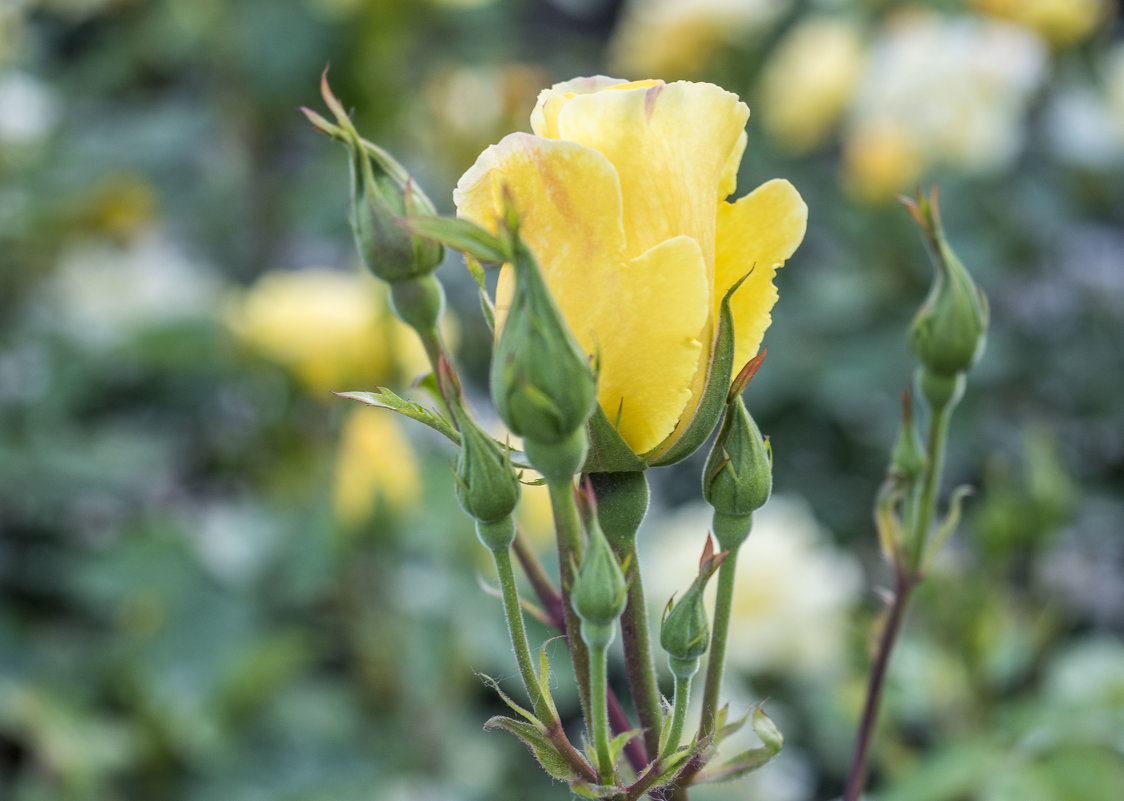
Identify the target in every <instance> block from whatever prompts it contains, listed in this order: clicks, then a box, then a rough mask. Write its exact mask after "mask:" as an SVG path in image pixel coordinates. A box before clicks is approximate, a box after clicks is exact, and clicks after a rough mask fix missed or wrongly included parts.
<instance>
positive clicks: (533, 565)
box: [513, 529, 648, 774]
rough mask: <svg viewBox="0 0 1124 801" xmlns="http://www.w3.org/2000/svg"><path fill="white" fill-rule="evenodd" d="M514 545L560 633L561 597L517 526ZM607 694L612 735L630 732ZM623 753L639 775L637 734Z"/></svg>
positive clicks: (642, 754) (642, 762) (641, 756)
mask: <svg viewBox="0 0 1124 801" xmlns="http://www.w3.org/2000/svg"><path fill="white" fill-rule="evenodd" d="M513 547H514V549H515V555H516V557H517V558H518V559H519V564H520V565H521V566H522V567H523V570H524V572H525V573H526V574H527V578H528V580H529V581H530V582H531V587H532V588H533V589H534V591H535V594H536V595H537V596H538V598H539V602H540V603H542V605H543V606H544V607H545V608H546V610H547V615H548V617H549V618H550V624H551V625H552V626H554V628H556V629H558V630H559V631H560V632H562V634H565V633H566V617H565V615H564V613H563V611H562V596H561V595H559V594H558V590H556V589H555V588H554V583H553V582H552V581H551V579H550V576H548V575H547V573H546V570H545V569H544V568H543V566H542V562H540V561H539V558H538V556H537V555H536V554H535V551H534V549H533V548H532V547H531V546H530V544H529V543H528V542H527V538H526V536H525V535H524V534H523V533H522V532H521V531H519V530H518V529H517V530H516V534H515V543H514V545H513ZM606 693H607V700H608V706H609V725H610V726H611V727H612V730H613V734H623V733H624V732H626V731H629V730H630V729H632V722H631V721H630V720H629V719H628V715H627V714H625V711H624V708H623V707H622V706H621V702H620V700H619V699H618V698H617V694H616V693H615V692H613V688H612V687H607V688H606ZM624 755H625V757H626V758H627V759H628V764H629V765H631V766H632V769H633V770H634V771H636V772H637V773H638V774H639V773H640V772H641V771H643V770H644V768H645V767H646V766H647V764H648V754H647V752H646V751H645V749H644V743H643V742H642V741H641V740H640V738H638V737H633V738H632V739H631V740H629V741H628V743H626V744H625V747H624Z"/></svg>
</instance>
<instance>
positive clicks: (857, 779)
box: [843, 576, 919, 801]
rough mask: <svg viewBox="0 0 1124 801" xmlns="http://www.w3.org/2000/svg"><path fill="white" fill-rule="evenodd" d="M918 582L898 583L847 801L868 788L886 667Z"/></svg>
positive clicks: (870, 688)
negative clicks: (867, 778)
mask: <svg viewBox="0 0 1124 801" xmlns="http://www.w3.org/2000/svg"><path fill="white" fill-rule="evenodd" d="M918 581H919V578H918V577H917V576H899V577H898V578H897V580H896V582H895V585H896V586H895V587H894V597H893V599H892V600H891V601H890V608H889V614H888V616H887V618H886V623H885V626H884V628H883V629H882V636H881V637H879V640H878V653H877V655H876V656H875V661H874V667H873V668H872V669H871V672H870V681H869V682H868V684H867V688H866V703H865V704H864V705H863V715H862V721H861V722H860V723H859V733H858V736H857V738H856V741H855V755H854V758H853V759H852V760H851V771H850V773H849V774H848V776H847V789H846V793H845V794H844V796H843V798H844V800H845V801H858V799H859V798H860V796H862V793H863V788H864V787H865V786H866V775H867V768H868V763H869V760H870V744H871V740H872V737H873V734H874V724H875V722H876V721H877V719H878V708H879V706H880V704H881V700H882V690H883V686H884V684H885V680H886V668H887V666H888V665H889V663H890V654H891V652H892V651H893V649H894V643H895V642H896V641H897V637H898V632H899V631H900V630H901V625H902V619H903V617H904V615H905V608H906V605H907V604H908V603H909V597H910V593H911V592H912V590H913V588H914V587H915V586H916V585H917V582H918Z"/></svg>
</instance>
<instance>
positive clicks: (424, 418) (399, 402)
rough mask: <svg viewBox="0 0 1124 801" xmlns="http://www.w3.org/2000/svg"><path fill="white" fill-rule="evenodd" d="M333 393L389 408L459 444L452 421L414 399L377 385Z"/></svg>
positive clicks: (369, 404)
mask: <svg viewBox="0 0 1124 801" xmlns="http://www.w3.org/2000/svg"><path fill="white" fill-rule="evenodd" d="M332 394H333V395H336V396H337V397H340V398H344V399H346V400H353V401H359V402H360V403H365V404H366V405H368V406H376V407H378V408H380V409H390V410H391V411H394V412H398V413H399V414H403V415H405V416H406V417H409V418H410V419H411V420H417V421H418V422H419V423H425V425H427V426H429V427H430V428H432V429H433V430H434V431H437V432H438V433H440V434H444V435H445V436H446V437H448V438H449V439H451V440H452V441H453V442H454V443H456V444H457V445H460V444H461V435H460V432H459V431H457V429H456V428H455V427H454V426H453V423H452V421H450V420H449V419H448V418H446V417H445V416H444V415H442V414H441V413H440V412H437V411H434V410H433V409H427V408H425V407H424V406H422V405H421V404H420V403H416V402H415V401H411V400H406V399H405V398H402V397H400V396H398V395H395V394H394V393H393V392H391V391H390V390H389V389H387V388H386V387H378V388H376V389H375V391H374V392H333V393H332Z"/></svg>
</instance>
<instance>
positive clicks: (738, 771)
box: [694, 747, 775, 784]
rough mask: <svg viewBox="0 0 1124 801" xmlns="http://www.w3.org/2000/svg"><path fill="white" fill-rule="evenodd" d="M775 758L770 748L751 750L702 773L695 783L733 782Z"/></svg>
mask: <svg viewBox="0 0 1124 801" xmlns="http://www.w3.org/2000/svg"><path fill="white" fill-rule="evenodd" d="M774 756H775V754H774V752H772V751H770V750H769V749H768V748H760V747H759V748H750V749H749V750H748V751H743V752H742V753H740V754H738V755H737V756H736V757H734V758H733V759H729V760H727V761H726V762H723V763H722V764H721V765H716V766H714V767H710V768H707V769H706V770H704V771H702V772H701V773H700V774H699V775H698V776H697V777H696V778H695V782H694V783H695V784H704V783H714V782H728V781H733V780H734V779H738V778H741V777H742V776H745V775H746V774H747V773H752V772H753V771H755V770H757V769H758V768H760V767H761V766H763V765H765V764H767V763H768V762H769V760H771V759H772V758H773V757H774Z"/></svg>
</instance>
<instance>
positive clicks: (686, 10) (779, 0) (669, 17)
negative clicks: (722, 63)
mask: <svg viewBox="0 0 1124 801" xmlns="http://www.w3.org/2000/svg"><path fill="white" fill-rule="evenodd" d="M791 5H792V2H791V0H692V2H689V3H686V2H683V0H629V2H628V3H626V5H625V9H624V13H623V14H622V15H621V20H620V22H619V23H618V25H617V29H616V31H615V32H614V34H613V41H612V43H611V44H610V51H611V57H610V58H611V65H612V70H613V72H616V73H620V74H627V75H633V76H635V77H637V78H657V77H658V78H667V79H672V78H690V77H692V76H694V75H696V74H697V73H698V72H699V71H700V70H701V69H702V68H703V67H704V66H705V65H706V61H707V59H708V58H709V57H710V55H711V54H712V53H713V52H714V51H715V50H719V49H721V48H723V47H729V46H730V45H733V44H735V43H737V42H739V41H742V40H744V39H746V38H748V37H750V36H752V35H753V34H754V33H758V32H760V31H762V30H764V29H765V28H767V27H769V26H770V25H771V24H772V23H773V22H775V21H776V20H777V19H778V18H779V17H780V16H781V15H782V14H784V12H785V11H787V10H788V8H789V7H790V6H791Z"/></svg>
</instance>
